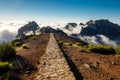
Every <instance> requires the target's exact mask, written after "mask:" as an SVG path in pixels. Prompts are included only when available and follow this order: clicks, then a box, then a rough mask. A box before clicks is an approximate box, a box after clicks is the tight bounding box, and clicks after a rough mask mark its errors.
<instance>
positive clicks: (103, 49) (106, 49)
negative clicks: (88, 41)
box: [88, 45, 115, 54]
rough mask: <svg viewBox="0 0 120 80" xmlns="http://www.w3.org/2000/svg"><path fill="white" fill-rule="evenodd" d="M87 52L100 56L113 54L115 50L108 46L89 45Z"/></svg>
mask: <svg viewBox="0 0 120 80" xmlns="http://www.w3.org/2000/svg"><path fill="white" fill-rule="evenodd" d="M88 51H90V52H96V53H101V54H115V49H114V48H113V47H111V46H108V45H89V46H88Z"/></svg>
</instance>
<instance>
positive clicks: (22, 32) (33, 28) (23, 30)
mask: <svg viewBox="0 0 120 80" xmlns="http://www.w3.org/2000/svg"><path fill="white" fill-rule="evenodd" d="M38 29H39V26H38V24H37V23H36V22H35V21H32V22H29V23H28V24H26V25H24V26H22V27H21V28H19V29H18V35H17V37H21V36H22V35H25V34H26V33H28V32H30V31H32V32H33V34H35V32H36V30H38Z"/></svg>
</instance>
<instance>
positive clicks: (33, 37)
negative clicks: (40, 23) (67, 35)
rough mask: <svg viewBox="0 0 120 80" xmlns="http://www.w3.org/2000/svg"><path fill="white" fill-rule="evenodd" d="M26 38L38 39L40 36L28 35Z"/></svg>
mask: <svg viewBox="0 0 120 80" xmlns="http://www.w3.org/2000/svg"><path fill="white" fill-rule="evenodd" d="M26 38H27V39H31V40H36V39H37V38H38V37H37V35H27V36H26Z"/></svg>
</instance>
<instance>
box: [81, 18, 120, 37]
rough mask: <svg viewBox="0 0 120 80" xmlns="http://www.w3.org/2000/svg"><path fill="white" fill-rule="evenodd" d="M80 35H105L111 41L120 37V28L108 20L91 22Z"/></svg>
mask: <svg viewBox="0 0 120 80" xmlns="http://www.w3.org/2000/svg"><path fill="white" fill-rule="evenodd" d="M80 35H83V36H95V35H104V36H106V37H108V38H110V39H114V38H115V37H116V36H117V37H118V36H120V26H119V25H117V24H114V23H112V22H110V21H108V20H96V21H89V22H87V23H86V27H85V28H82V29H81V32H80Z"/></svg>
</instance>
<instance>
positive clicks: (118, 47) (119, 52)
mask: <svg viewBox="0 0 120 80" xmlns="http://www.w3.org/2000/svg"><path fill="white" fill-rule="evenodd" d="M115 52H116V54H120V46H117V47H116V48H115Z"/></svg>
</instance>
